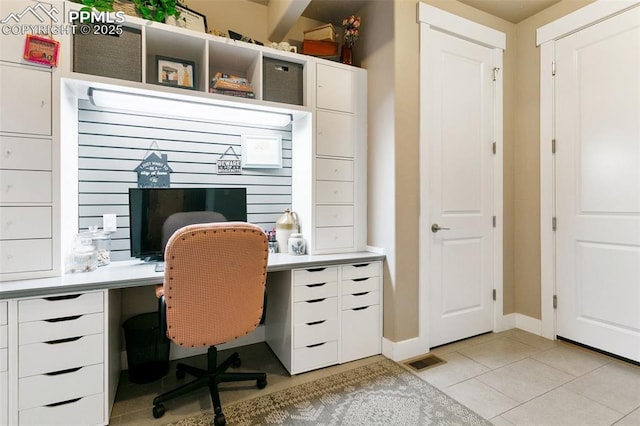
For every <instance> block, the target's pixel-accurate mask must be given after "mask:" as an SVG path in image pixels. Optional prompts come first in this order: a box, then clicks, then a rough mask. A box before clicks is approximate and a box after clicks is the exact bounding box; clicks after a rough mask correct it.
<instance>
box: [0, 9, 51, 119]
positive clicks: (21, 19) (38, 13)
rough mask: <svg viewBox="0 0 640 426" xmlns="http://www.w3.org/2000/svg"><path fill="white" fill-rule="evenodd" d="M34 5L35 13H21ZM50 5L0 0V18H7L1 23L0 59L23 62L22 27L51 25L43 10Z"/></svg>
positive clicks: (23, 38)
mask: <svg viewBox="0 0 640 426" xmlns="http://www.w3.org/2000/svg"><path fill="white" fill-rule="evenodd" d="M36 7H37V9H32V10H34V12H35V13H31V12H27V13H23V12H24V11H27V9H28V8H36ZM51 7H52V5H51V4H50V3H47V2H46V1H44V2H42V1H41V2H37V1H31V0H0V19H5V18H8V20H7V22H6V23H3V24H2V35H0V61H7V62H15V63H25V61H24V60H23V54H24V42H25V37H24V34H23V32H22V31H23V28H28V27H29V26H30V25H37V26H47V25H51V18H50V17H49V15H48V14H47V13H46V12H45V10H46V11H49V10H51ZM16 33H17V34H19V35H16ZM3 113H4V111H3Z"/></svg>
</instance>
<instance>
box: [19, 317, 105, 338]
mask: <svg viewBox="0 0 640 426" xmlns="http://www.w3.org/2000/svg"><path fill="white" fill-rule="evenodd" d="M103 329H104V317H103V314H102V312H99V313H96V314H87V315H80V316H71V317H66V318H63V319H56V320H43V321H29V322H23V323H20V325H19V327H18V344H20V345H28V344H31V343H39V342H48V341H51V340H60V339H68V338H70V337H78V336H86V335H88V334H99V333H102V332H103Z"/></svg>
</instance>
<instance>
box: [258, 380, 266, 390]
mask: <svg viewBox="0 0 640 426" xmlns="http://www.w3.org/2000/svg"><path fill="white" fill-rule="evenodd" d="M256 385H257V386H258V389H264V388H265V387H266V386H267V379H258V381H257V382H256Z"/></svg>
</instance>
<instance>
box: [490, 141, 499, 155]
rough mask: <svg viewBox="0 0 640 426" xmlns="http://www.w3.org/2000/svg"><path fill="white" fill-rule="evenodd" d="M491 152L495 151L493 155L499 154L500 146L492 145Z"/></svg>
mask: <svg viewBox="0 0 640 426" xmlns="http://www.w3.org/2000/svg"><path fill="white" fill-rule="evenodd" d="M491 150H492V151H493V153H494V154H495V153H497V152H498V144H497V143H495V142H494V143H492V144H491Z"/></svg>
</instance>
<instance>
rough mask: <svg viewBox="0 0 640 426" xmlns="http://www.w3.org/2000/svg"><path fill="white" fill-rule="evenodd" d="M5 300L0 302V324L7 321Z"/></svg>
mask: <svg viewBox="0 0 640 426" xmlns="http://www.w3.org/2000/svg"><path fill="white" fill-rule="evenodd" d="M7 309H8V308H7V302H0V325H4V324H6V323H7Z"/></svg>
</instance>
